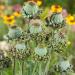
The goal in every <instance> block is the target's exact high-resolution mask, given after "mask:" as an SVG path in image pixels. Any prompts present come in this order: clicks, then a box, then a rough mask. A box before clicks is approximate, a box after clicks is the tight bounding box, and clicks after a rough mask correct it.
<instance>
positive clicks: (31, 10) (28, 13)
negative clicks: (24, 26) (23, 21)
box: [22, 1, 39, 18]
mask: <svg viewBox="0 0 75 75" xmlns="http://www.w3.org/2000/svg"><path fill="white" fill-rule="evenodd" d="M38 11H39V8H38V6H37V4H36V3H35V2H33V1H28V2H27V3H25V5H24V6H23V8H22V14H23V16H24V17H25V18H32V17H33V16H36V15H37V13H38Z"/></svg>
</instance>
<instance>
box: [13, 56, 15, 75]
mask: <svg viewBox="0 0 75 75" xmlns="http://www.w3.org/2000/svg"><path fill="white" fill-rule="evenodd" d="M13 62H14V63H13V64H14V66H13V75H15V57H14V61H13Z"/></svg>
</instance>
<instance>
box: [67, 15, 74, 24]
mask: <svg viewBox="0 0 75 75" xmlns="http://www.w3.org/2000/svg"><path fill="white" fill-rule="evenodd" d="M66 23H67V24H69V25H75V17H74V16H72V15H68V16H67V17H66Z"/></svg>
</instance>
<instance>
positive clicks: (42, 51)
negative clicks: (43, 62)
mask: <svg viewBox="0 0 75 75" xmlns="http://www.w3.org/2000/svg"><path fill="white" fill-rule="evenodd" d="M35 54H37V55H39V56H44V55H46V54H47V49H46V48H39V47H36V48H35Z"/></svg>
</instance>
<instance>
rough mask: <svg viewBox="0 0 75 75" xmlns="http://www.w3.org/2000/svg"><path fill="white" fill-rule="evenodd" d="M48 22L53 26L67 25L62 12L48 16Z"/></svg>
mask: <svg viewBox="0 0 75 75" xmlns="http://www.w3.org/2000/svg"><path fill="white" fill-rule="evenodd" d="M46 23H47V25H48V26H50V27H52V28H55V29H56V28H62V27H63V26H65V24H66V23H65V21H64V18H63V16H62V14H61V13H53V14H52V15H51V17H47V18H46Z"/></svg>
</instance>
